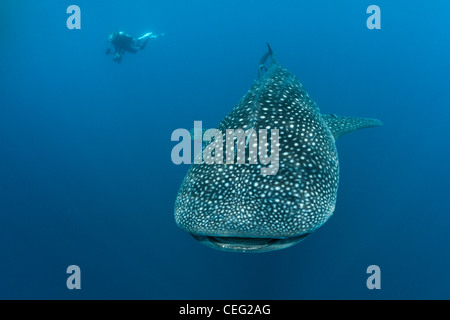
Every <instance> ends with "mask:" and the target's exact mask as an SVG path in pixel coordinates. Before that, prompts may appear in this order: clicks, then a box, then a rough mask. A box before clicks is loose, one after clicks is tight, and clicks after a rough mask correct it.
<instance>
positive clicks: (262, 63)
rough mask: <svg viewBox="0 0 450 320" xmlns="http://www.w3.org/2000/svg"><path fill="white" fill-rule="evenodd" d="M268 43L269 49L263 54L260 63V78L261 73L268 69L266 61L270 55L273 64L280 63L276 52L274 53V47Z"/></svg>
mask: <svg viewBox="0 0 450 320" xmlns="http://www.w3.org/2000/svg"><path fill="white" fill-rule="evenodd" d="M266 44H267V49H268V50H267V52H266V53H265V54H264V55H263V56H262V58H261V60H260V61H259V65H258V78H259V77H261V75H262V74H263V72H264V71H267V68H266V61H267V58H269V57H270V60H271V63H272V64H276V63H278V62H277V59H275V56H274V54H273V51H272V48H271V47H270V44H268V43H266Z"/></svg>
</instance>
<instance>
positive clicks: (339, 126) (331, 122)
mask: <svg viewBox="0 0 450 320" xmlns="http://www.w3.org/2000/svg"><path fill="white" fill-rule="evenodd" d="M322 119H323V120H325V122H326V124H327V125H328V128H329V129H330V131H331V133H332V134H333V136H334V139H335V140H337V139H338V138H340V137H342V136H343V135H344V134H346V133H349V132H352V131H355V130H358V129H363V128H371V127H378V126H382V125H383V123H382V122H381V121H380V120H378V119H371V118H355V117H342V116H336V115H334V114H322Z"/></svg>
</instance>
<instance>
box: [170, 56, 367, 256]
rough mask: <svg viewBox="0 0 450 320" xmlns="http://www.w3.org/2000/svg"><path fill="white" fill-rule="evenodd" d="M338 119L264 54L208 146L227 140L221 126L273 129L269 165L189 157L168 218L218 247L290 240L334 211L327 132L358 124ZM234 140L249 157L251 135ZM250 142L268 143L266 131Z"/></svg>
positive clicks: (331, 141) (334, 160)
mask: <svg viewBox="0 0 450 320" xmlns="http://www.w3.org/2000/svg"><path fill="white" fill-rule="evenodd" d="M269 53H270V55H271V54H272V53H271V51H269ZM353 119H354V118H353ZM338 121H341V122H338ZM361 121H362V120H361ZM341 124H345V119H344V120H342V118H340V117H337V116H330V117H323V116H322V115H321V114H320V112H319V109H318V108H317V106H316V104H315V103H314V102H313V101H312V100H311V99H310V98H309V96H308V93H307V92H306V91H305V90H304V88H303V86H302V85H301V84H300V82H299V81H298V80H297V78H296V77H295V76H294V75H292V74H291V73H290V72H288V71H287V70H286V69H285V68H283V67H282V66H281V65H279V64H278V63H277V62H276V61H272V65H271V66H270V67H269V68H268V69H266V72H265V73H264V74H262V75H261V76H260V77H259V79H258V80H257V81H256V82H255V83H254V84H253V86H252V87H251V89H250V90H249V91H248V93H247V94H246V95H245V96H244V97H243V98H242V99H241V100H240V102H239V103H238V104H237V106H236V107H235V108H234V109H233V110H232V111H231V112H230V113H229V114H228V115H227V116H226V117H225V119H223V120H222V121H221V123H220V124H219V126H218V128H217V129H218V130H219V131H220V132H221V133H223V137H222V141H223V144H222V143H220V144H218V145H216V147H217V148H216V150H215V151H213V153H214V152H215V153H217V152H221V151H222V150H219V149H220V148H222V147H224V148H226V147H227V145H226V143H225V141H226V132H227V129H233V130H236V129H242V130H243V131H245V132H249V131H250V132H261V131H260V130H261V129H268V130H273V129H277V130H278V131H277V132H278V136H279V140H278V141H277V144H276V145H277V146H278V150H277V152H278V158H277V159H278V161H279V162H278V168H277V171H276V173H274V174H262V170H261V169H263V168H264V167H267V165H265V164H263V163H261V161H257V162H256V163H255V162H253V163H249V161H245V163H241V164H238V163H236V161H235V162H234V163H233V164H218V163H214V164H207V163H205V162H201V163H199V164H193V165H192V166H191V168H190V170H189V172H188V173H187V175H186V177H185V179H184V181H183V183H182V185H181V188H180V190H179V193H178V196H177V199H176V202H175V221H176V223H177V224H178V226H179V227H180V228H182V229H183V230H185V231H187V232H189V233H190V234H192V236H193V237H194V238H195V239H196V240H198V241H200V242H201V243H203V244H205V245H207V246H209V247H212V248H215V249H219V250H224V251H235V252H266V251H272V250H278V249H282V248H287V247H289V246H292V245H294V244H296V243H298V242H299V241H301V240H303V239H304V238H305V237H307V236H308V235H310V234H311V233H312V232H313V231H314V230H316V229H317V228H318V227H320V226H321V225H322V224H323V223H325V222H326V221H327V219H328V218H329V217H330V216H331V215H332V214H333V212H334V208H335V203H336V194H337V189H338V180H339V178H338V177H339V163H338V157H337V151H336V147H335V135H336V136H337V134H338V133H339V134H340V135H342V134H343V133H345V132H349V131H352V130H355V128H357V127H358V126H359V127H363V124H362V122H358V121H356V122H355V123H354V124H352V125H348V126H345V125H341ZM366 126H371V125H370V123H369V124H367V123H366ZM342 130H344V131H345V130H346V131H345V132H342ZM259 137H261V134H260V135H259ZM260 140H261V139H260ZM248 141H250V142H248ZM239 143H245V145H246V147H248V149H249V150H248V151H246V152H247V153H246V154H245V155H244V158H245V159H246V160H249V158H251V154H252V151H251V150H252V149H251V147H252V146H254V145H255V144H254V142H252V141H251V140H250V139H247V140H246V139H245V138H244V139H243V140H239V141H238V140H236V149H237V146H238V144H239ZM257 144H258V145H259V146H261V145H266V146H269V147H270V146H274V143H273V141H271V142H270V143H269V142H268V139H267V140H264V139H263V140H262V141H257ZM205 150H209V152H210V151H211V148H209V149H208V145H206V146H205V147H204V149H203V151H205ZM255 150H258V151H259V152H261V149H255ZM204 156H205V155H204ZM259 156H260V154H259ZM241 158H242V157H241ZM258 159H259V158H258ZM227 162H228V160H227Z"/></svg>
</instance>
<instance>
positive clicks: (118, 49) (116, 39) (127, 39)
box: [106, 31, 157, 63]
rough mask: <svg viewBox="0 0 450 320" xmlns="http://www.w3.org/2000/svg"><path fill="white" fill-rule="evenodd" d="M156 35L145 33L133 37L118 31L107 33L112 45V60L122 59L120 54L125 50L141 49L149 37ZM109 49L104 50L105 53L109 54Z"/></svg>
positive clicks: (134, 50) (134, 51)
mask: <svg viewBox="0 0 450 320" xmlns="http://www.w3.org/2000/svg"><path fill="white" fill-rule="evenodd" d="M156 37H157V36H156V35H153V34H152V33H147V34H145V35H144V36H142V37H140V38H137V39H136V38H133V37H132V36H130V35H129V34H127V33H125V32H123V31H119V32H113V33H111V34H110V35H109V41H110V42H111V44H112V45H113V46H114V58H113V60H114V61H115V62H117V63H120V62H121V61H122V56H123V54H124V53H125V51H127V52H131V53H136V52H138V51H139V50H142V49H144V48H145V46H146V45H147V42H148V40H149V39H150V38H156ZM110 52H111V49H108V50H106V54H109V53H110Z"/></svg>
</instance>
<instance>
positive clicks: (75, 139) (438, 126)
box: [0, 0, 450, 299]
mask: <svg viewBox="0 0 450 320" xmlns="http://www.w3.org/2000/svg"><path fill="white" fill-rule="evenodd" d="M73 4H74V5H78V6H79V7H80V9H81V30H69V29H68V28H67V27H66V20H67V18H68V17H69V14H67V13H66V9H67V7H68V6H69V5H73ZM372 4H375V5H378V6H379V7H380V9H381V29H380V30H369V29H368V28H367V26H366V20H367V18H368V17H369V14H367V13H366V9H367V7H368V6H369V5H372ZM449 12H450V3H449V2H448V1H438V0H436V1H428V2H425V1H395V2H394V1H379V0H377V1H323V0H321V1H300V0H296V1H275V2H274V1H267V0H260V1H255V0H239V1H238V0H231V1H206V0H204V1H203V0H202V1H197V0H195V1H170V0H164V1H162V0H161V1H144V0H140V1H105V0H102V1H100V0H98V1H87V0H73V1H70V2H69V1H61V0H58V1H56V0H48V1H31V0H2V2H1V4H0V298H1V299H449V298H450V290H449V287H450V253H449V243H450V232H449V227H450V206H449V197H450V192H449V191H450V190H449V189H450V188H449V178H450V165H449V156H450V151H449V146H450V143H449V138H448V137H449V133H450V132H449V127H448V124H449V118H450V111H449V110H450V109H449V107H450V104H449V102H448V95H449V84H450V63H449V57H450V21H449ZM117 30H124V31H126V32H128V33H130V34H132V35H134V36H140V35H142V34H145V33H146V32H155V33H165V34H166V35H165V36H164V37H161V38H158V39H151V40H150V42H149V43H148V45H147V47H146V48H145V50H143V51H141V52H138V53H137V54H135V55H132V54H125V55H124V58H123V61H122V63H121V64H116V63H113V61H112V58H111V56H106V55H105V50H106V49H107V47H108V46H109V44H108V41H107V38H108V35H109V33H110V32H113V31H117ZM266 42H269V43H270V45H271V47H272V49H273V50H274V52H275V54H276V55H277V58H278V60H279V62H280V63H281V64H282V65H283V66H284V67H286V68H287V69H288V70H289V71H290V72H292V73H293V74H294V75H296V76H297V77H298V78H299V80H300V82H301V83H302V84H303V85H304V86H305V88H306V90H307V91H308V93H309V95H310V97H311V98H312V99H313V100H314V101H315V102H316V103H317V105H318V107H319V108H320V110H321V112H322V113H330V112H332V113H335V114H338V115H346V116H361V117H372V118H378V119H380V120H381V121H383V123H384V125H383V126H382V127H378V128H371V129H365V130H361V131H357V132H355V133H351V134H349V135H346V136H344V137H342V138H341V139H339V141H337V149H338V154H339V160H340V183H339V191H338V199H337V205H336V210H335V213H334V215H333V216H332V217H331V218H330V219H329V220H328V222H327V223H325V224H324V225H323V226H322V227H321V228H319V229H318V230H316V231H315V232H314V233H313V234H312V235H311V236H309V237H308V238H307V239H305V240H304V241H302V242H300V243H299V244H297V245H295V246H292V247H290V248H288V249H284V250H280V251H274V252H268V253H261V254H242V253H227V252H221V251H217V250H213V249H210V248H208V247H206V246H203V245H201V244H200V243H198V242H197V241H195V240H194V239H193V238H192V237H191V236H190V235H189V234H187V233H186V232H184V231H182V230H181V229H179V228H178V227H177V225H176V224H175V221H174V212H173V211H174V201H175V198H176V195H177V192H178V189H179V187H180V185H181V182H182V180H183V178H184V176H185V174H186V172H187V170H188V168H189V166H188V165H178V166H177V165H175V164H173V163H172V161H171V157H170V155H171V150H172V148H173V147H174V145H175V144H176V142H172V141H171V139H170V137H171V134H172V132H173V130H175V129H177V128H186V129H188V130H189V129H191V128H192V127H193V124H194V120H201V121H203V127H204V128H211V127H215V126H216V125H217V124H218V123H219V122H220V121H221V120H222V119H223V118H224V117H225V116H226V114H227V113H228V112H230V111H231V109H232V108H233V107H234V105H235V104H236V103H237V102H238V101H239V100H240V99H241V98H242V96H243V95H244V94H245V93H246V92H247V90H248V89H249V88H250V86H251V84H252V83H253V81H254V80H255V79H256V76H257V67H258V63H259V60H260V58H261V56H262V55H263V54H264V53H265V52H266V50H267V49H266ZM73 264H75V265H78V266H79V267H80V268H81V290H68V289H67V287H66V279H67V277H68V276H69V275H68V274H67V273H66V268H67V267H68V266H69V265H73ZM373 264H374V265H378V266H379V267H380V269H381V289H380V290H376V289H375V290H369V289H368V288H367V287H366V280H367V278H368V276H369V275H368V274H367V273H366V269H367V267H368V266H369V265H373Z"/></svg>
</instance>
